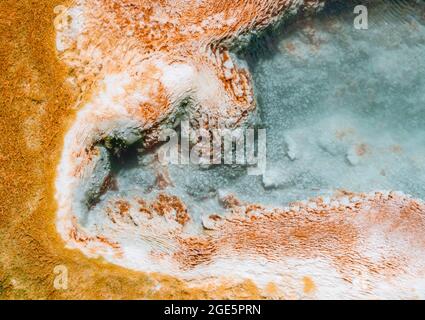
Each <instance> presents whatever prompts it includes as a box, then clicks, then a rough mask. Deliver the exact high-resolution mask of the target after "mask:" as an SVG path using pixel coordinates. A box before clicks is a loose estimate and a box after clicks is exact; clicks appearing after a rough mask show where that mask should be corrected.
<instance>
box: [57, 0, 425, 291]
mask: <svg viewBox="0 0 425 320" xmlns="http://www.w3.org/2000/svg"><path fill="white" fill-rule="evenodd" d="M322 4H323V3H322V1H302V0H300V1H298V0H293V1H291V0H274V1H273V0H267V1H264V0H251V1H218V0H204V1H196V0H193V1H175V0H170V1H167V0H165V1H142V0H77V1H73V2H71V3H70V4H69V5H67V6H60V7H57V14H58V16H57V18H56V20H55V28H56V31H57V38H56V47H57V50H58V54H59V56H60V58H61V59H62V60H63V61H64V62H65V63H66V64H67V66H68V67H69V68H70V70H71V72H70V76H69V78H68V79H67V81H69V82H70V83H71V84H72V85H73V86H75V87H76V88H78V90H80V94H79V100H78V102H77V105H76V108H77V109H78V113H77V116H76V119H75V121H74V123H73V124H72V126H71V127H70V129H69V131H68V132H67V134H66V137H65V142H64V146H63V152H62V156H61V160H60V163H59V166H58V169H57V179H56V200H57V203H58V212H57V229H58V231H59V233H60V234H61V236H62V237H63V239H64V240H65V242H66V244H67V246H68V247H69V248H78V249H80V250H81V251H83V252H84V253H85V254H86V255H87V256H89V257H98V256H101V257H103V258H105V259H106V260H107V261H108V262H110V263H113V264H118V265H120V266H124V267H127V268H130V269H133V270H137V271H145V272H160V273H164V274H169V275H172V276H176V277H178V278H181V279H183V280H184V281H187V282H188V283H189V284H190V285H193V286H209V285H218V284H220V283H223V282H228V283H238V282H242V281H245V280H247V279H249V280H251V281H253V282H254V283H255V285H257V286H258V287H259V288H260V289H261V290H262V291H263V292H265V295H268V296H269V297H277V298H335V297H347V298H349V297H351V298H405V297H412V298H417V297H421V298H423V297H424V296H423V294H424V293H423V290H422V289H423V287H424V286H425V282H424V281H425V280H424V279H425V278H424V270H425V259H424V258H423V257H425V255H424V251H425V238H424V234H425V232H424V231H425V215H424V212H425V207H424V204H423V203H422V202H421V201H418V200H415V199H412V198H410V197H409V196H407V195H403V194H399V193H393V192H392V193H389V192H388V193H386V192H376V193H372V194H360V193H359V194H354V193H341V194H337V195H335V196H334V197H333V198H326V199H325V198H322V197H320V198H316V199H312V200H310V201H304V202H296V203H292V204H291V206H289V207H288V208H268V207H265V206H262V205H261V204H250V203H243V202H241V201H240V200H238V199H237V198H235V197H233V196H231V195H227V196H225V197H223V199H221V202H222V206H223V208H222V212H217V213H211V215H210V216H209V217H208V218H204V220H203V225H202V228H201V229H202V230H201V231H199V228H198V227H197V226H196V222H195V221H194V219H193V217H192V216H191V213H190V212H188V210H187V209H186V205H185V203H184V202H183V201H182V200H181V199H179V198H178V197H176V196H174V195H170V194H167V193H166V192H165V193H163V194H160V195H158V197H157V198H156V199H154V200H152V199H150V200H148V199H143V198H131V199H114V201H110V203H108V205H107V206H106V207H105V210H104V216H103V220H102V221H101V225H99V223H98V224H95V227H93V226H91V227H86V225H85V222H86V219H87V214H89V213H90V208H91V206H93V205H95V202H96V200H97V198H98V197H100V196H101V194H102V193H103V192H104V191H105V190H107V189H108V188H111V187H113V186H112V184H113V183H112V182H111V177H110V175H109V163H108V155H107V151H106V149H105V147H104V144H105V141H108V139H111V137H115V138H116V137H118V138H119V139H120V141H123V142H124V143H126V144H131V143H133V142H135V141H138V140H141V141H143V146H144V148H146V149H150V148H152V147H154V146H155V145H156V144H157V143H158V137H159V135H160V134H161V131H162V130H164V129H165V128H168V127H172V126H174V125H176V124H177V123H178V120H179V119H180V117H181V116H182V115H183V114H184V115H187V116H189V118H190V121H191V125H192V127H194V128H197V127H199V126H205V125H208V128H210V129H211V128H217V127H225V128H235V127H240V126H243V125H244V124H245V123H246V122H248V121H249V119H250V116H251V115H252V114H253V113H255V108H256V105H255V98H254V92H253V87H252V85H251V76H250V74H249V72H248V70H247V69H246V68H245V67H244V66H243V65H242V63H241V62H240V61H237V59H234V58H233V56H232V54H231V53H230V52H229V49H230V48H231V46H234V45H238V44H241V43H243V41H244V39H245V37H247V36H249V34H250V33H251V32H261V30H262V29H264V28H265V27H267V26H268V25H270V24H273V23H276V22H278V21H280V20H281V19H284V17H285V16H291V15H295V14H300V13H313V12H315V11H317V10H320V8H321V6H322ZM93 176H95V177H96V179H93ZM300 200H302V199H300ZM98 222H99V221H98ZM406 246H408V247H409V250H406ZM421 290H422V291H421Z"/></svg>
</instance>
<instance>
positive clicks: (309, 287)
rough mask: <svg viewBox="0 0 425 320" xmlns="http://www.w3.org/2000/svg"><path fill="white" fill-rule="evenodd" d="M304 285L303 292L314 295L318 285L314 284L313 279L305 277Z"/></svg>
mask: <svg viewBox="0 0 425 320" xmlns="http://www.w3.org/2000/svg"><path fill="white" fill-rule="evenodd" d="M303 284H304V289H303V291H304V293H305V294H310V293H313V292H314V291H315V290H316V285H315V284H314V281H313V279H312V278H310V277H308V276H305V277H303Z"/></svg>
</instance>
